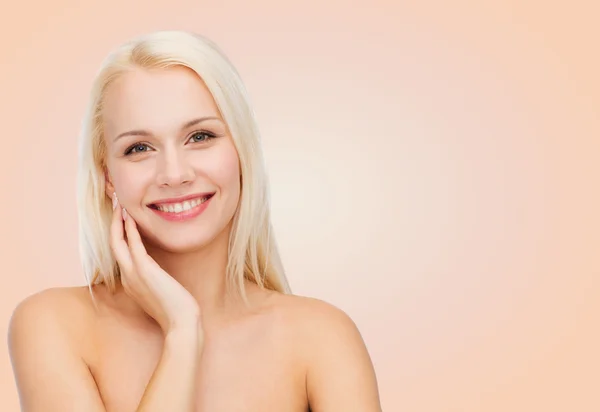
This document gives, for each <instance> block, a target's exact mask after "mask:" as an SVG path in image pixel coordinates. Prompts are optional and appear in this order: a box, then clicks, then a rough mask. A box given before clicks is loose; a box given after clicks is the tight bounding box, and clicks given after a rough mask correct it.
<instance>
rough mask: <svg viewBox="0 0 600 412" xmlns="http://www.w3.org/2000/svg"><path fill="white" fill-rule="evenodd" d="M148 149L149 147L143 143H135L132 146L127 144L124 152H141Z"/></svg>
mask: <svg viewBox="0 0 600 412" xmlns="http://www.w3.org/2000/svg"><path fill="white" fill-rule="evenodd" d="M148 149H150V148H149V147H148V145H147V144H145V143H136V144H134V145H133V146H129V148H128V149H127V150H126V151H125V154H126V155H128V154H132V153H141V152H147V151H148Z"/></svg>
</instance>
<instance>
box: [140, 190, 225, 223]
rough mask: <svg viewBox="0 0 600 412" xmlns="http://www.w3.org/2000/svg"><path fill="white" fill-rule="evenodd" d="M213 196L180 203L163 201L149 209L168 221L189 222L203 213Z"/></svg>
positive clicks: (206, 195)
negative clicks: (188, 220)
mask: <svg viewBox="0 0 600 412" xmlns="http://www.w3.org/2000/svg"><path fill="white" fill-rule="evenodd" d="M213 196H214V193H211V194H203V195H202V196H198V197H194V198H191V197H190V198H186V199H185V200H181V201H179V202H171V201H163V202H160V203H152V204H149V205H148V207H149V208H150V209H152V211H154V212H155V213H156V214H157V215H159V216H160V217H162V218H164V219H166V220H187V219H191V218H193V217H196V216H198V215H199V214H200V213H202V212H203V211H204V210H205V209H206V207H207V206H208V203H209V201H210V199H212V197H213Z"/></svg>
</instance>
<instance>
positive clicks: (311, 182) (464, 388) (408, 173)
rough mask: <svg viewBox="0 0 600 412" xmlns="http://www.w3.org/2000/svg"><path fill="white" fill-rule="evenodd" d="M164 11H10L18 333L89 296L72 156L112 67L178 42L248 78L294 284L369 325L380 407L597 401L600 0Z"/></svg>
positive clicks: (3, 304)
mask: <svg viewBox="0 0 600 412" xmlns="http://www.w3.org/2000/svg"><path fill="white" fill-rule="evenodd" d="M169 3H170V4H169V5H167V2H156V3H153V2H147V1H146V2H141V1H140V2H132V1H129V2H121V1H115V0H105V1H102V2H94V5H90V4H89V3H87V2H85V4H84V2H80V1H74V0H70V1H68V0H61V1H53V2H42V1H36V2H34V3H23V2H20V3H19V4H18V5H17V4H16V3H15V4H12V5H10V6H9V7H3V10H2V13H1V16H0V31H1V34H2V35H1V36H0V46H1V49H0V50H1V53H2V60H1V61H2V62H1V65H0V90H1V92H0V113H1V117H2V124H1V130H2V140H1V141H2V145H1V148H2V150H1V151H0V156H1V158H0V168H1V176H2V183H1V184H2V186H1V187H2V192H1V193H2V194H1V200H2V202H1V203H0V205H1V206H0V207H1V208H2V216H3V217H2V225H1V230H2V236H1V240H0V241H1V242H2V245H1V248H0V250H1V253H2V256H1V261H2V263H3V266H2V277H1V278H0V332H2V333H3V334H4V336H6V330H7V325H8V320H9V317H10V315H11V312H12V310H13V308H14V306H15V305H16V304H17V303H18V302H19V301H20V300H21V299H23V298H24V297H25V296H27V295H29V294H31V293H34V292H36V291H38V290H40V289H43V288H47V287H53V286H67V285H80V284H83V277H82V275H81V271H80V269H79V260H78V255H77V243H76V240H77V239H76V209H75V172H76V160H77V159H76V154H77V148H76V143H77V134H78V131H79V126H80V122H81V118H82V115H83V109H84V105H85V103H86V99H87V95H88V92H89V88H90V85H91V81H92V78H93V75H94V73H95V71H96V70H97V68H98V67H99V65H100V62H101V60H102V59H103V58H104V56H105V55H106V54H107V53H108V52H109V50H111V49H112V48H114V47H115V46H116V45H117V44H119V43H121V42H122V41H123V40H125V39H128V38H129V37H131V36H133V35H136V34H140V33H143V32H146V31H152V30H156V29H187V30H193V31H197V32H199V33H202V34H204V35H206V36H208V37H210V38H212V39H213V40H215V41H216V42H217V43H218V44H219V45H220V46H221V47H222V48H223V49H224V51H225V52H226V53H227V54H228V56H229V57H230V58H231V60H232V61H233V62H234V64H235V65H236V66H237V68H238V69H239V71H240V72H241V75H242V77H243V78H244V80H245V82H246V84H247V86H248V89H249V92H250V94H251V97H252V100H253V102H254V105H255V109H256V112H257V115H258V120H259V123H260V126H261V129H262V132H263V135H264V149H265V153H266V157H267V161H268V167H269V172H270V177H271V183H272V193H273V214H274V221H275V222H274V223H275V226H276V230H277V235H278V238H279V242H280V247H281V250H282V253H283V258H284V262H285V264H286V268H287V270H288V273H289V278H290V281H291V284H292V287H293V289H294V291H295V292H296V293H298V294H303V295H310V296H314V297H318V298H321V299H324V300H327V301H329V302H331V303H333V304H336V305H337V306H339V307H341V308H342V309H344V310H345V311H346V312H347V313H349V314H350V315H351V316H352V317H353V319H354V320H355V321H356V323H357V324H358V326H359V328H360V329H361V331H362V333H363V335H364V339H365V341H366V343H367V346H368V348H369V350H370V352H371V355H372V358H373V362H374V364H375V367H376V370H377V374H378V379H379V384H380V391H381V398H382V403H383V407H384V410H386V411H401V410H404V411H431V412H433V411H461V412H471V411H473V412H474V411H489V412H493V411H503V412H505V411H577V412H584V411H590V412H591V411H598V410H600V396H599V395H598V386H599V384H600V372H599V371H600V351H599V348H600V332H599V324H600V322H599V319H598V318H599V316H598V314H599V309H600V299H599V298H600V277H599V275H600V262H599V259H598V248H599V247H600V218H599V212H600V195H599V194H598V178H599V177H600V161H598V158H599V156H600V127H599V126H600V121H599V119H600V113H599V109H598V108H599V107H600V106H599V104H600V101H599V97H600V81H599V76H598V73H600V59H599V54H598V39H599V38H600V36H599V35H600V30H599V29H598V27H599V26H598V24H597V18H598V15H600V13H599V12H600V10H599V9H598V7H597V6H596V8H595V9H593V7H592V6H591V5H592V3H594V2H591V1H590V2H587V5H585V4H584V2H583V1H569V2H547V1H546V2H542V1H525V2H523V1H520V2H517V1H497V2H494V3H495V4H493V3H492V2H481V1H470V2H467V1H455V2H443V1H438V2H429V1H413V2H398V1H391V0H390V1H383V0H371V1H369V2H367V1H365V0H363V1H362V2H352V3H351V2H347V1H345V2H341V1H327V2H317V1H314V0H312V1H303V2H300V1H298V2H295V3H296V4H291V2H286V4H285V5H283V4H282V2H275V1H270V2H269V1H263V0H257V1H253V2H245V1H232V0H229V1H219V2H200V1H197V0H196V1H175V0H173V1H171V2H169ZM450 3H452V5H451V6H450V5H449V4H450ZM484 3H485V5H484ZM559 3H564V4H563V5H558V4H559ZM351 4H352V5H351ZM0 410H2V411H17V410H18V397H17V393H16V388H15V385H14V381H13V376H12V371H11V367H10V362H9V357H8V353H7V351H6V346H5V345H2V346H0Z"/></svg>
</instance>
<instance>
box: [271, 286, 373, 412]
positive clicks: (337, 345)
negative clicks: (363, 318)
mask: <svg viewBox="0 0 600 412" xmlns="http://www.w3.org/2000/svg"><path fill="white" fill-rule="evenodd" d="M277 301H278V303H277V305H278V311H280V312H281V313H282V319H283V320H285V324H286V325H287V326H286V327H287V328H290V329H291V330H290V333H291V334H293V335H294V338H295V339H294V345H296V347H295V350H296V352H297V353H298V354H299V355H300V356H302V358H303V361H304V366H305V371H306V390H307V396H308V400H309V403H310V407H311V410H313V411H315V412H317V411H333V410H344V411H363V412H366V411H373V412H377V411H380V410H381V406H380V401H379V392H378V385H377V379H376V376H375V370H374V367H373V363H372V361H371V357H370V355H369V352H368V350H367V347H366V345H365V342H364V340H363V337H362V335H361V333H360V331H359V329H358V327H357V325H356V323H355V322H354V321H353V320H352V318H351V317H350V316H349V315H348V314H347V313H346V312H344V311H343V310H342V309H340V308H338V307H337V306H335V305H332V304H331V303H328V302H325V301H323V300H319V299H315V298H309V297H301V296H294V295H281V296H278V298H277Z"/></svg>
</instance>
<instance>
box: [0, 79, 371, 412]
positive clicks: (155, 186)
mask: <svg viewBox="0 0 600 412" xmlns="http://www.w3.org/2000/svg"><path fill="white" fill-rule="evenodd" d="M190 119H192V120H193V121H192V122H190ZM194 119H195V120H194ZM198 119H204V120H198ZM103 122H104V124H103V128H104V135H105V140H106V146H107V147H106V159H105V161H106V170H105V178H106V185H105V187H106V196H107V200H108V201H109V202H110V199H111V198H112V199H113V217H112V223H111V227H110V234H111V236H110V246H111V250H112V252H113V255H114V257H115V259H116V261H117V263H118V264H119V267H120V269H121V277H122V282H121V284H120V285H119V288H118V289H117V291H116V293H114V294H111V293H110V292H109V291H108V290H107V289H106V287H105V286H104V285H96V286H94V288H93V289H94V290H93V291H94V296H95V298H96V303H97V306H94V304H93V301H92V298H91V296H90V293H89V290H88V288H87V287H73V288H55V289H48V290H45V291H43V292H40V293H38V294H36V295H33V296H31V297H29V298H28V299H26V300H24V301H23V302H21V304H19V306H18V307H17V308H16V309H15V311H14V314H13V316H12V319H11V323H10V327H9V350H10V356H11V360H12V364H13V369H14V372H15V379H16V382H17V387H18V389H19V395H20V399H21V406H22V410H23V411H24V412H39V411H44V412H59V411H60V412H65V411H86V412H96V411H98V412H100V411H111V412H133V411H137V412H158V411H161V412H163V411H177V412H191V411H194V412H230V411H231V412H233V411H279V412H287V411H289V412H296V411H297V412H301V411H307V410H308V409H309V408H310V410H311V411H313V412H333V411H345V412H352V411H357V412H358V411H361V412H377V411H380V410H381V407H380V404H379V395H378V390H377V383H376V379H375V374H374V371H373V365H372V363H371V360H370V358H369V354H368V352H367V350H366V347H365V345H364V342H363V340H362V338H361V336H360V333H359V332H358V330H357V328H356V326H355V325H354V323H353V322H352V320H351V319H350V318H349V317H348V316H347V315H346V314H345V313H343V312H342V311H341V310H339V309H337V308H335V307H333V306H331V305H329V304H327V303H324V302H321V301H319V300H316V299H309V298H301V297H297V296H292V295H284V294H281V293H279V292H275V291H270V290H265V289H261V288H259V287H258V286H257V285H255V284H253V283H251V282H248V283H247V285H246V288H247V293H248V298H249V304H248V305H244V304H243V303H242V302H241V301H239V300H236V299H235V298H232V296H231V295H230V294H228V293H227V286H226V281H225V278H226V276H225V274H226V265H227V258H228V256H227V250H228V244H229V234H230V233H231V227H232V218H233V216H234V212H235V210H236V207H237V205H238V203H239V199H240V191H241V187H240V184H241V183H240V168H239V158H238V154H237V151H236V148H235V145H234V144H233V140H232V137H231V135H230V134H229V130H228V127H227V125H226V124H225V122H224V120H223V119H222V118H221V116H220V113H219V111H218V110H217V107H216V104H215V102H214V100H213V98H212V96H211V94H210V92H209V91H208V90H207V89H206V87H205V85H204V84H203V82H201V81H200V79H199V78H198V77H197V76H196V75H195V74H194V73H192V72H191V71H190V70H184V69H180V68H178V69H169V70H162V71H152V72H147V71H142V70H136V71H132V72H129V73H127V74H125V75H122V77H121V78H119V79H117V80H116V81H115V82H114V83H113V84H112V85H111V86H109V87H108V89H107V91H106V96H105V99H104V108H103ZM140 128H143V130H142V131H140ZM115 193H116V196H115ZM204 193H210V196H211V197H210V203H207V205H208V206H207V207H206V209H205V211H204V212H202V214H200V215H198V216H196V217H194V218H190V219H188V220H186V221H180V222H174V221H173V220H170V219H165V218H164V216H161V214H160V213H157V211H156V208H155V207H154V208H153V206H155V205H156V204H159V205H160V204H164V202H165V201H166V200H169V199H172V198H174V197H177V198H179V197H181V196H188V195H194V196H196V195H198V194H204ZM200 198H204V196H202V197H200ZM169 201H171V200H169ZM125 210H127V213H125Z"/></svg>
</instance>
